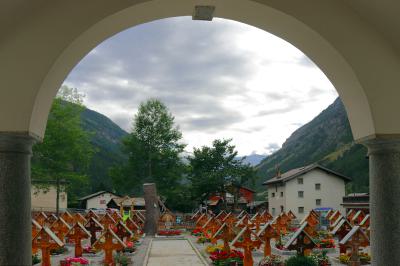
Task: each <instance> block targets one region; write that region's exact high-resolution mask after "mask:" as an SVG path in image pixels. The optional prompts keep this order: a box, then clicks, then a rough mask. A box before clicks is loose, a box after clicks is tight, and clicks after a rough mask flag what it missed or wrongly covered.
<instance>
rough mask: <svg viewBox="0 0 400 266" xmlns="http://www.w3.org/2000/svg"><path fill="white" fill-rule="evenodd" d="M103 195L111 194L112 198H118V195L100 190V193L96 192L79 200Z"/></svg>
mask: <svg viewBox="0 0 400 266" xmlns="http://www.w3.org/2000/svg"><path fill="white" fill-rule="evenodd" d="M104 193H110V194H112V195H114V196H116V197H118V196H119V195H117V194H115V193H113V192H111V191H106V190H102V191H98V192H96V193H93V194H90V195H87V196H85V197H82V198H80V199H79V200H88V199H91V198H94V197H97V196H99V195H101V194H104Z"/></svg>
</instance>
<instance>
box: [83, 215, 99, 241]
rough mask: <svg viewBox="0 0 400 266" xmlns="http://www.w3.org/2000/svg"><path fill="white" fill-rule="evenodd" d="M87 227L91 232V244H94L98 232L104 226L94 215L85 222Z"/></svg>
mask: <svg viewBox="0 0 400 266" xmlns="http://www.w3.org/2000/svg"><path fill="white" fill-rule="evenodd" d="M85 229H86V230H88V231H89V232H90V235H91V237H90V244H91V245H92V246H93V244H94V242H96V240H97V237H96V233H97V232H99V231H103V230H104V227H103V225H101V223H99V222H98V221H97V220H96V219H95V218H94V217H91V218H90V219H89V220H88V221H87V223H86V224H85Z"/></svg>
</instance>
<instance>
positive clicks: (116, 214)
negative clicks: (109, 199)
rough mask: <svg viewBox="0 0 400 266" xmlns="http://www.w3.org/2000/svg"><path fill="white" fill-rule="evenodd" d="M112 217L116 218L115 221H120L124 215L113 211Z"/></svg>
mask: <svg viewBox="0 0 400 266" xmlns="http://www.w3.org/2000/svg"><path fill="white" fill-rule="evenodd" d="M111 217H112V218H113V219H114V221H115V222H116V223H117V222H119V221H122V216H121V214H120V213H119V212H113V213H112V214H111Z"/></svg>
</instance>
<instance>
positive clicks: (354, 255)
mask: <svg viewBox="0 0 400 266" xmlns="http://www.w3.org/2000/svg"><path fill="white" fill-rule="evenodd" d="M339 244H340V245H344V246H346V247H350V248H351V256H350V260H349V265H350V266H359V265H361V263H360V256H359V249H360V247H366V246H369V238H368V236H367V234H366V233H365V232H364V231H363V230H362V229H361V227H360V226H354V227H353V228H352V229H351V231H350V232H349V233H348V234H347V235H346V236H345V237H344V238H343V239H342V240H341V241H340V242H339Z"/></svg>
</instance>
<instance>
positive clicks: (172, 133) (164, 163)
mask: <svg viewBox="0 0 400 266" xmlns="http://www.w3.org/2000/svg"><path fill="white" fill-rule="evenodd" d="M181 139H182V133H181V132H180V130H179V128H178V127H177V126H176V125H175V123H174V117H173V116H172V114H171V113H170V112H169V111H168V108H167V107H166V105H165V104H163V103H162V102H161V101H159V100H157V99H150V100H147V101H146V102H143V103H141V104H140V106H139V110H138V113H137V114H136V115H135V117H134V121H133V127H132V132H131V133H130V134H129V135H128V136H127V137H126V138H125V139H124V141H123V150H124V152H125V153H126V154H127V155H128V163H127V164H126V165H123V166H116V167H114V168H113V169H111V175H112V177H113V181H114V184H115V186H116V188H117V189H118V191H120V192H122V193H137V192H139V191H141V188H142V184H143V183H144V182H155V183H156V184H157V189H158V191H159V192H160V193H161V194H162V195H163V196H165V197H167V198H168V197H173V194H174V192H173V191H174V189H176V187H177V186H179V185H180V179H181V177H182V173H183V170H184V165H183V163H182V160H181V158H180V157H179V155H180V153H182V151H183V149H184V147H185V145H184V144H182V143H181V142H180V141H181Z"/></svg>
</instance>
